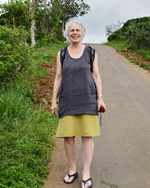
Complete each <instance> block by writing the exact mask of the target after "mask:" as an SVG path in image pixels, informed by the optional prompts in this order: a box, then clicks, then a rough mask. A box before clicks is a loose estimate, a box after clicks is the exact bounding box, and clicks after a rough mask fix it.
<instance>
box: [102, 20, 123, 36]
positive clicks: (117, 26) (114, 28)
mask: <svg viewBox="0 0 150 188" xmlns="http://www.w3.org/2000/svg"><path fill="white" fill-rule="evenodd" d="M122 24H123V23H122V22H120V21H119V20H118V23H117V24H111V25H109V26H107V25H106V28H105V31H106V36H108V37H109V36H111V35H112V34H113V33H114V32H115V31H117V30H120V28H121V26H122ZM112 40H114V39H112Z"/></svg>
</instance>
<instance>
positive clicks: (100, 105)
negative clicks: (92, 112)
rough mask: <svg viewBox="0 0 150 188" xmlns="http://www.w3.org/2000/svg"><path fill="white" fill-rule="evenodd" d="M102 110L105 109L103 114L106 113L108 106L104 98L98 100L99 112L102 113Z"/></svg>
mask: <svg viewBox="0 0 150 188" xmlns="http://www.w3.org/2000/svg"><path fill="white" fill-rule="evenodd" d="M100 108H103V111H102V112H103V113H104V112H106V105H105V103H104V101H103V99H102V98H100V97H99V98H98V112H100Z"/></svg>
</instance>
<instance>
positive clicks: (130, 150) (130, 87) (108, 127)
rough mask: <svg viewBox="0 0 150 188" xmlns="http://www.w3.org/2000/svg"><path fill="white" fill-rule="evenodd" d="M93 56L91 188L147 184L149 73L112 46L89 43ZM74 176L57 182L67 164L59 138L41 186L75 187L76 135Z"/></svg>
mask: <svg viewBox="0 0 150 188" xmlns="http://www.w3.org/2000/svg"><path fill="white" fill-rule="evenodd" d="M91 46H92V47H94V48H95V49H96V51H97V54H98V59H99V71H100V75H101V79H102V85H103V98H104V102H105V103H106V105H107V112H106V113H105V114H103V117H102V118H103V122H102V126H101V135H100V136H99V137H94V142H95V152H94V157H93V162H92V165H91V177H92V179H93V188H97V187H100V188H150V73H149V72H148V71H146V70H143V69H142V68H140V67H138V66H137V65H135V64H132V63H130V62H129V61H128V60H127V59H125V58H124V57H122V56H121V55H119V54H118V53H117V52H116V51H115V50H114V49H113V48H111V47H107V46H105V45H103V44H101V45H100V44H92V45H91ZM76 144H77V170H78V173H79V178H78V179H77V180H76V181H75V182H74V183H73V184H71V185H66V184H65V183H63V177H64V176H65V175H66V174H67V173H68V163H67V159H66V156H65V153H64V150H63V139H56V146H55V148H54V150H53V155H52V159H51V162H50V163H49V166H48V167H49V171H50V173H49V175H48V177H47V180H46V181H45V188H81V181H82V167H83V165H82V153H81V138H80V137H77V138H76Z"/></svg>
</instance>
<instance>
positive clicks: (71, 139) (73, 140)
mask: <svg viewBox="0 0 150 188" xmlns="http://www.w3.org/2000/svg"><path fill="white" fill-rule="evenodd" d="M64 141H65V142H66V143H72V142H75V136H73V137H65V138H64Z"/></svg>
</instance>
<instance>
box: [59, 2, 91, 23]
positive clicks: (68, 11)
mask: <svg viewBox="0 0 150 188" xmlns="http://www.w3.org/2000/svg"><path fill="white" fill-rule="evenodd" d="M59 2H60V3H61V9H62V12H63V15H62V18H61V19H62V21H63V19H64V21H65V22H66V21H68V19H70V18H73V17H78V16H84V15H85V14H87V13H88V11H90V6H89V5H88V4H86V3H84V1H83V0H76V1H74V0H69V1H64V0H59Z"/></svg>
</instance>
